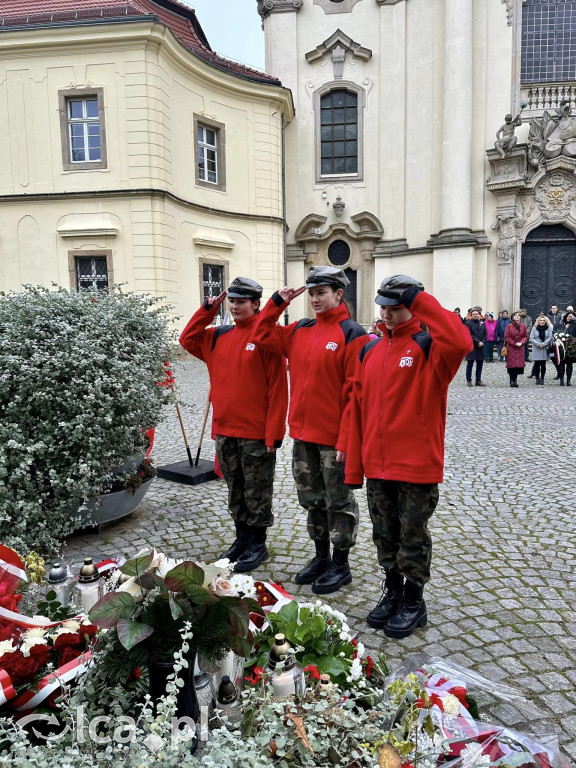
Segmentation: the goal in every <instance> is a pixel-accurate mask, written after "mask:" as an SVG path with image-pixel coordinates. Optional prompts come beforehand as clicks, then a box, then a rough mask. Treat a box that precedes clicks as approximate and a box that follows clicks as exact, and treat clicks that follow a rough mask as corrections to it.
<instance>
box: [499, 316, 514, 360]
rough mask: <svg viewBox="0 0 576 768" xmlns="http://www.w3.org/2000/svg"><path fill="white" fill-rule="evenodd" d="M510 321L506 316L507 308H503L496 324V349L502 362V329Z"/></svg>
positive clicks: (504, 328)
mask: <svg viewBox="0 0 576 768" xmlns="http://www.w3.org/2000/svg"><path fill="white" fill-rule="evenodd" d="M510 322H511V321H510V318H509V317H508V310H507V309H503V310H502V312H500V316H499V318H498V322H497V324H496V349H497V351H498V360H499V361H500V362H501V363H503V362H504V358H503V357H502V347H503V346H504V331H505V330H506V326H507V325H510Z"/></svg>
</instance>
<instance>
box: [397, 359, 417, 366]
mask: <svg viewBox="0 0 576 768" xmlns="http://www.w3.org/2000/svg"><path fill="white" fill-rule="evenodd" d="M413 362H414V358H413V357H401V358H400V363H399V365H400V368H410V367H411V366H412V363H413Z"/></svg>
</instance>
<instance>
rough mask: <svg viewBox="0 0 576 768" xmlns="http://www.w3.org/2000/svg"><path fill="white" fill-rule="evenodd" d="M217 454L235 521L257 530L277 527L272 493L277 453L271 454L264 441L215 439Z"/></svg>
mask: <svg viewBox="0 0 576 768" xmlns="http://www.w3.org/2000/svg"><path fill="white" fill-rule="evenodd" d="M216 453H217V454H218V460H219V461H220V468H221V469H222V474H223V475H224V480H226V485H227V486H228V507H229V509H230V514H231V515H232V517H233V519H234V520H235V521H236V522H239V523H246V524H247V525H253V526H258V527H264V526H266V527H270V526H271V525H272V524H273V523H274V515H273V513H272V492H273V486H274V469H275V467H276V453H268V451H267V450H266V445H265V444H264V440H247V439H245V438H243V437H224V436H223V435H216Z"/></svg>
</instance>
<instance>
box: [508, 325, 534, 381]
mask: <svg viewBox="0 0 576 768" xmlns="http://www.w3.org/2000/svg"><path fill="white" fill-rule="evenodd" d="M504 341H505V342H506V344H507V346H508V357H507V358H506V368H507V370H508V376H510V386H511V387H517V386H518V376H520V375H522V374H523V373H524V368H525V367H526V357H525V352H524V345H525V344H526V342H527V341H528V331H527V330H526V326H525V325H524V323H522V322H520V313H519V312H514V313H513V315H512V322H511V323H510V324H509V325H508V326H506V330H505V331H504Z"/></svg>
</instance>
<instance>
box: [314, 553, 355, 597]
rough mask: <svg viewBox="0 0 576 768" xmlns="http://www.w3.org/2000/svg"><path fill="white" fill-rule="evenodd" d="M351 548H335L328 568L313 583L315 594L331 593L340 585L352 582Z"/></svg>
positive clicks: (336, 590)
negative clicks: (349, 556) (349, 555)
mask: <svg viewBox="0 0 576 768" xmlns="http://www.w3.org/2000/svg"><path fill="white" fill-rule="evenodd" d="M349 552H350V550H349V549H335V550H334V552H333V553H332V562H331V563H330V565H329V566H328V569H327V570H326V571H325V572H324V573H323V574H322V576H319V577H318V578H317V579H316V581H315V582H314V584H312V592H314V594H315V595H329V594H330V593H331V592H338V590H339V589H340V587H343V586H345V585H346V584H351V583H352V574H351V573H350V566H349V565H348V553H349Z"/></svg>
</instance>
